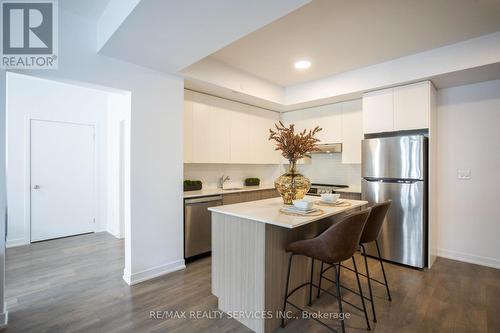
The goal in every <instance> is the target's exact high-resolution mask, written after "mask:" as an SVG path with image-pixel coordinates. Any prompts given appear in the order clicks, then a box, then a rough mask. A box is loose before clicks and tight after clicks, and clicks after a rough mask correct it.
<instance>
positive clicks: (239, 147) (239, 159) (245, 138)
mask: <svg viewBox="0 0 500 333" xmlns="http://www.w3.org/2000/svg"><path fill="white" fill-rule="evenodd" d="M250 121H251V119H250V115H249V114H248V113H246V112H240V111H233V112H231V116H230V124H229V126H230V131H231V133H230V136H231V142H230V152H231V153H230V156H231V159H230V161H229V162H231V163H242V164H245V163H250V162H251V156H250V154H249V152H248V147H249V145H250V127H249V126H248V124H249V123H250Z"/></svg>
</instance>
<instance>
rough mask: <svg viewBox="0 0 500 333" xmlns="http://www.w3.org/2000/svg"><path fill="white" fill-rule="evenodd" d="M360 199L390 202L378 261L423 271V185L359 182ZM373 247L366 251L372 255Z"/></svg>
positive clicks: (424, 258)
mask: <svg viewBox="0 0 500 333" xmlns="http://www.w3.org/2000/svg"><path fill="white" fill-rule="evenodd" d="M361 185H362V186H361V187H362V195H363V200H368V201H371V202H383V201H386V200H392V204H391V207H390V209H389V212H388V213H387V217H386V220H385V221H384V224H383V226H382V231H381V233H380V236H379V238H378V241H379V245H380V251H381V254H382V258H384V259H387V260H389V261H393V262H397V263H401V264H405V265H409V266H414V267H418V268H423V267H425V266H426V264H427V263H426V258H427V255H426V247H425V243H426V238H425V235H426V232H427V231H426V218H427V217H426V214H425V211H426V207H425V202H426V201H425V193H424V182H422V181H414V182H405V183H398V182H383V181H368V180H365V179H363V180H362V184H361ZM376 251H377V250H376V247H375V244H374V243H372V244H369V245H368V247H367V252H368V254H370V255H376V253H377V252H376Z"/></svg>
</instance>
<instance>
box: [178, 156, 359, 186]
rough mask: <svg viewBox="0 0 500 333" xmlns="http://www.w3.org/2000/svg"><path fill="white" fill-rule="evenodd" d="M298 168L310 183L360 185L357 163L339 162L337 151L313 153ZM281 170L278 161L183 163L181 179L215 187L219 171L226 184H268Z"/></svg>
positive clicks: (340, 157)
mask: <svg viewBox="0 0 500 333" xmlns="http://www.w3.org/2000/svg"><path fill="white" fill-rule="evenodd" d="M298 169H299V171H300V172H301V173H302V174H304V175H305V176H306V177H308V178H309V179H310V180H311V182H313V183H324V184H343V185H352V186H360V185H361V165H359V164H342V155H341V154H315V155H313V156H312V163H311V164H305V165H298ZM283 172H285V167H284V166H282V165H261V164H196V163H193V164H190V163H186V164H184V179H191V180H201V181H202V182H203V187H204V188H216V187H217V184H218V180H219V178H220V177H221V176H222V175H225V176H229V177H230V178H231V180H230V181H229V182H228V183H227V185H228V186H242V185H243V181H244V180H245V178H250V177H257V178H260V181H261V184H263V185H272V184H273V183H274V180H275V179H276V178H277V177H278V176H279V175H281V174H282V173H283Z"/></svg>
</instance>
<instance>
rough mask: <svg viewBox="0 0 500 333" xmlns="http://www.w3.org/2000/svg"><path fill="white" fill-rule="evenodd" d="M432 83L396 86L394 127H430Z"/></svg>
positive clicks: (404, 128) (407, 128)
mask: <svg viewBox="0 0 500 333" xmlns="http://www.w3.org/2000/svg"><path fill="white" fill-rule="evenodd" d="M430 109H431V84H430V82H429V81H426V82H422V83H416V84H410V85H407V86H402V87H395V88H394V128H397V129H398V130H412V129H421V128H428V127H429V115H430Z"/></svg>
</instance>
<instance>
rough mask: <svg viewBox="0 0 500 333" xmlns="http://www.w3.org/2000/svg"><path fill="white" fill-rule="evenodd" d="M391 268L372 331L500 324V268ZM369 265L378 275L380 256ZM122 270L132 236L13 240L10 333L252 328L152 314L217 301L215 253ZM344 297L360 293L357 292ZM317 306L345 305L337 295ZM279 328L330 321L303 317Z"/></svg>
mask: <svg viewBox="0 0 500 333" xmlns="http://www.w3.org/2000/svg"><path fill="white" fill-rule="evenodd" d="M359 263H360V264H361V258H359ZM386 267H387V271H388V279H389V283H390V287H391V292H392V295H393V301H392V302H388V301H387V300H386V299H385V289H383V287H382V286H375V294H376V295H377V298H376V310H377V315H378V322H377V323H371V324H372V332H467V333H469V332H500V270H495V269H491V268H486V267H481V266H477V265H471V264H466V263H461V262H457V261H452V260H447V259H442V258H439V259H438V261H437V262H436V264H435V266H434V267H433V269H432V270H431V271H417V270H413V269H408V268H404V267H400V266H395V265H389V264H388V265H387V266H386ZM370 270H371V272H372V274H373V275H376V276H379V274H380V270H379V266H378V265H377V263H376V262H373V263H371V266H370ZM122 275H123V241H121V240H117V239H115V238H114V237H112V236H110V235H108V234H106V233H97V234H89V235H82V236H76V237H70V238H64V239H58V240H53V241H47V242H41V243H35V244H32V245H30V246H23V247H18V248H11V249H7V258H6V286H5V288H6V289H5V292H6V302H7V307H8V311H9V326H8V328H7V329H4V330H3V331H2V332H249V331H250V330H249V329H247V328H246V327H244V326H242V325H241V324H239V323H238V322H237V321H236V320H234V319H230V318H228V317H227V316H223V317H222V318H217V319H199V320H189V319H169V320H166V319H165V320H162V319H151V318H150V311H169V310H173V311H175V310H177V311H197V310H213V311H215V310H217V303H216V298H215V297H214V296H213V295H212V294H211V293H210V259H209V258H206V259H202V260H199V261H196V262H193V263H191V264H189V265H188V267H187V269H186V270H183V271H179V272H175V273H172V274H169V275H167V276H163V277H159V278H156V279H154V280H150V281H146V282H143V283H141V284H138V285H135V286H132V287H129V286H128V285H127V284H126V283H125V282H124V281H123V280H122ZM342 278H343V280H344V281H345V283H346V285H350V286H353V287H354V286H355V280H354V278H353V276H352V274H350V273H348V272H347V271H345V272H344V273H343V276H342ZM364 290H365V291H367V287H366V285H364ZM345 297H346V298H349V299H351V300H352V301H353V302H354V301H357V299H356V297H354V295H352V294H345ZM312 309H314V310H321V311H334V312H335V311H337V308H336V302H335V299H332V298H330V297H329V296H323V297H321V298H320V299H319V300H317V301H316V302H315V304H313V306H312ZM344 310H345V311H346V312H350V313H352V316H353V317H352V319H350V320H348V321H347V322H346V326H347V327H346V329H347V332H366V330H365V329H364V328H365V326H364V320H363V317H362V316H361V314H359V313H358V312H357V311H356V310H355V309H352V308H350V307H349V306H345V308H344ZM332 323H335V322H332ZM279 332H328V330H326V329H325V328H324V327H323V326H321V325H319V324H317V323H316V322H314V321H312V320H302V319H300V320H293V321H290V322H289V324H288V325H287V327H286V328H285V329H281V330H279Z"/></svg>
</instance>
